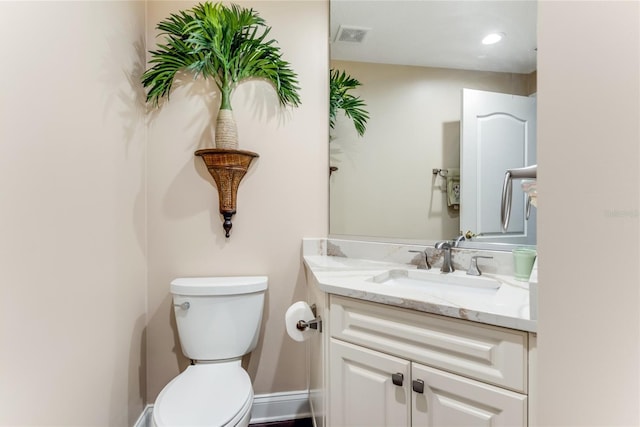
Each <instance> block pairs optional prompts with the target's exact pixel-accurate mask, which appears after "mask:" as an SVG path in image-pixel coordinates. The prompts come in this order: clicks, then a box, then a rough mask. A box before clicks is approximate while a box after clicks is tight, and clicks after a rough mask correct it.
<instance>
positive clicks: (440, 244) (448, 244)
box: [433, 240, 451, 249]
mask: <svg viewBox="0 0 640 427" xmlns="http://www.w3.org/2000/svg"><path fill="white" fill-rule="evenodd" d="M433 247H434V248H436V249H451V242H450V241H449V240H443V241H441V242H436V244H435V245H433Z"/></svg>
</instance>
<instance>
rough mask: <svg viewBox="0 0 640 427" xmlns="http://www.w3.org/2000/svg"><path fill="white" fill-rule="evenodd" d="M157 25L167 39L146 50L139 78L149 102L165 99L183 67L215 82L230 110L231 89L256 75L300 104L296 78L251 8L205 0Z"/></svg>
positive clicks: (284, 102)
mask: <svg viewBox="0 0 640 427" xmlns="http://www.w3.org/2000/svg"><path fill="white" fill-rule="evenodd" d="M157 29H158V30H160V32H161V33H160V35H161V36H164V38H165V40H164V43H163V44H160V45H159V46H158V48H157V49H156V50H154V51H150V54H151V59H150V61H149V63H150V64H152V67H151V68H149V69H148V70H147V71H145V73H144V74H143V76H142V84H143V86H144V87H145V88H148V92H147V102H151V103H153V104H154V105H157V104H158V102H159V100H160V99H161V98H163V97H165V96H166V97H167V98H168V97H169V94H170V92H171V87H172V84H173V81H174V78H175V75H176V73H177V72H178V71H180V70H186V71H190V72H192V73H194V75H195V77H198V76H202V77H204V78H210V79H212V80H214V81H215V83H216V85H217V87H218V89H219V90H220V92H221V109H222V108H225V109H229V110H230V109H231V104H230V96H231V93H232V91H233V89H234V88H235V87H236V86H237V85H238V84H240V83H241V82H243V81H244V80H247V79H254V78H261V79H265V80H267V81H269V82H270V83H271V84H272V85H273V87H274V88H275V90H276V92H277V94H278V99H279V101H280V103H281V104H282V105H283V106H286V105H290V106H294V107H296V106H298V105H299V104H300V96H299V94H298V91H299V89H300V88H299V87H298V80H297V79H298V77H297V75H296V73H295V72H293V70H292V69H291V66H290V65H289V63H288V62H286V61H284V60H283V59H282V57H281V54H280V50H279V48H278V47H277V46H276V41H275V40H273V39H267V35H268V34H269V31H270V28H269V27H268V26H267V25H266V24H265V21H264V19H262V18H261V17H260V16H259V15H258V14H257V12H255V11H254V10H253V9H246V8H243V7H240V6H238V5H235V4H232V5H229V6H226V5H224V4H222V3H215V4H214V3H210V2H205V3H201V4H198V5H196V6H195V7H193V8H192V9H190V10H187V11H181V12H178V13H175V14H171V15H170V16H169V17H168V18H167V19H165V20H163V21H162V22H160V23H159V24H158V25H157Z"/></svg>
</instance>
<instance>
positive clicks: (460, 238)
mask: <svg viewBox="0 0 640 427" xmlns="http://www.w3.org/2000/svg"><path fill="white" fill-rule="evenodd" d="M464 241H465V235H464V234H460V235H459V236H458V237H456V239H455V240H454V241H453V243H452V244H451V247H452V248H457V247H458V246H459V245H460V242H464Z"/></svg>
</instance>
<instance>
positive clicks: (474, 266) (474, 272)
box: [467, 255, 493, 276]
mask: <svg viewBox="0 0 640 427" xmlns="http://www.w3.org/2000/svg"><path fill="white" fill-rule="evenodd" d="M478 258H485V259H493V257H492V256H481V255H476V256H472V257H471V265H469V269H468V270H467V274H468V275H469V276H480V275H482V272H481V271H480V269H479V268H478Z"/></svg>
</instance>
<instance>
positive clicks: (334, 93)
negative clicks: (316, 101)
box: [329, 69, 369, 136]
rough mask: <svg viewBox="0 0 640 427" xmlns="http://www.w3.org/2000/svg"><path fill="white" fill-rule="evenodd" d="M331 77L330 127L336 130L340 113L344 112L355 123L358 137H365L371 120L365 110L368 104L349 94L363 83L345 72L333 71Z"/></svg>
mask: <svg viewBox="0 0 640 427" xmlns="http://www.w3.org/2000/svg"><path fill="white" fill-rule="evenodd" d="M329 76H330V78H329V89H330V90H329V127H330V128H331V129H334V128H335V125H336V117H337V114H338V111H340V110H342V111H343V112H344V114H345V115H346V116H347V117H349V118H350V119H351V120H352V121H353V125H354V126H355V128H356V131H357V132H358V135H360V136H363V135H364V132H365V131H366V126H367V120H369V113H368V112H367V111H366V110H365V109H364V107H366V106H367V104H366V103H365V102H364V101H363V100H362V99H361V98H360V97H357V96H355V95H352V94H351V93H349V92H350V91H351V90H353V89H355V88H357V87H358V86H360V85H361V83H360V82H359V81H358V80H356V79H354V78H353V77H351V76H349V75H348V74H347V73H345V72H344V71H339V70H334V69H332V70H331V71H330V74H329Z"/></svg>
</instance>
